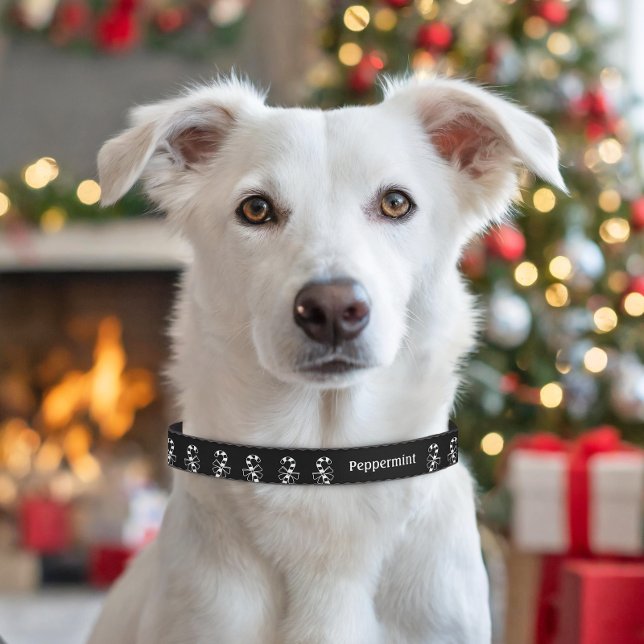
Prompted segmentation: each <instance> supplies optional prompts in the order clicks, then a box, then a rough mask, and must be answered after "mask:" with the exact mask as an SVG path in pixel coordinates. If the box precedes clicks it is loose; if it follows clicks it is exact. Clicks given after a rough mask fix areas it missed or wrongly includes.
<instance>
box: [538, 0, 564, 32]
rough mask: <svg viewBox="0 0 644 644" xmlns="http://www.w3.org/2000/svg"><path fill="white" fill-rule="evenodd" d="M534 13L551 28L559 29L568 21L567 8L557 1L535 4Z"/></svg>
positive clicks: (547, 0) (550, 0)
mask: <svg viewBox="0 0 644 644" xmlns="http://www.w3.org/2000/svg"><path fill="white" fill-rule="evenodd" d="M536 12H537V15H539V16H541V17H542V18H543V19H544V20H545V21H547V22H549V23H550V24H551V25H552V26H553V27H560V26H561V25H563V24H564V23H565V22H566V21H567V20H568V7H566V5H565V4H563V2H560V1H559V0H543V1H542V2H539V3H537V6H536Z"/></svg>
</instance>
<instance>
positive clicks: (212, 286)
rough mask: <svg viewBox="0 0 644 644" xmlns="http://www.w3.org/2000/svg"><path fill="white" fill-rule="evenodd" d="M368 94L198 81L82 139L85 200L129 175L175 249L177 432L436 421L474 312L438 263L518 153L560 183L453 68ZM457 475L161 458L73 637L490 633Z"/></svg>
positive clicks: (320, 639)
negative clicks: (403, 475) (91, 152)
mask: <svg viewBox="0 0 644 644" xmlns="http://www.w3.org/2000/svg"><path fill="white" fill-rule="evenodd" d="M385 94H386V97H385V99H384V100H383V101H382V102H381V103H380V104H378V105H374V106H369V107H347V108H342V109H336V110H332V111H320V110H315V109H284V108H277V107H268V106H266V105H265V103H264V96H262V95H261V94H259V93H258V92H257V91H255V90H254V89H253V88H252V87H251V86H250V85H248V84H247V83H246V82H243V81H240V80H238V79H236V78H232V79H228V80H219V81H217V82H215V83H213V84H211V85H208V86H206V87H202V88H200V89H195V90H191V91H189V92H187V93H186V94H185V95H184V96H182V97H180V98H177V99H173V100H168V101H163V102H160V103H158V104H155V105H149V106H144V107H139V108H137V109H135V110H134V111H133V114H132V126H131V127H130V128H129V129H128V130H126V131H125V132H123V133H122V134H120V135H119V136H117V137H116V138H114V139H112V140H110V141H108V142H107V143H106V144H105V145H104V147H103V148H102V150H101V152H100V155H99V171H100V179H101V186H102V189H103V202H104V203H107V204H110V203H113V202H114V201H116V200H117V199H119V198H120V197H121V196H122V195H123V194H124V193H125V192H126V191H127V190H128V189H129V188H130V187H131V186H132V185H133V184H134V182H135V181H136V180H137V179H138V178H139V177H141V176H142V177H143V178H144V182H145V188H146V190H147V192H148V194H149V195H150V197H151V199H152V200H153V201H154V202H155V203H156V204H158V205H159V206H160V208H161V209H162V210H163V211H165V212H166V213H167V215H168V219H169V221H170V222H172V223H173V224H174V226H176V228H177V229H178V230H180V231H181V233H182V234H183V235H184V236H185V237H186V238H187V239H188V240H189V242H190V244H191V245H192V248H193V250H194V260H193V262H192V265H191V266H190V268H189V269H188V270H187V272H186V274H185V276H184V278H183V286H182V290H181V296H180V300H179V303H178V306H177V309H176V313H177V314H176V320H175V322H174V325H173V331H172V336H173V339H174V356H175V357H174V362H173V366H172V369H171V374H172V379H173V382H174V385H175V386H176V389H177V390H178V392H179V401H180V409H181V412H182V416H183V420H184V424H185V428H186V433H187V434H191V435H193V436H198V437H205V438H210V439H213V440H215V439H216V440H220V441H228V442H232V443H244V444H246V445H263V446H275V447H290V448H294V447H319V448H323V447H324V448H329V447H347V446H362V445H374V444H379V443H387V442H396V441H403V440H409V439H414V438H417V437H420V436H425V435H428V434H436V433H439V432H443V431H446V430H447V423H448V415H449V414H450V411H451V410H452V404H453V400H454V396H455V393H456V390H457V386H458V382H459V376H458V369H459V365H460V363H461V361H462V359H463V358H464V356H465V355H466V354H467V353H468V352H469V351H470V350H471V349H472V347H473V344H474V334H475V326H476V324H475V319H476V316H475V313H474V312H473V297H472V296H471V295H469V294H468V292H467V290H466V288H465V286H464V284H463V281H462V279H461V277H460V275H459V272H458V270H457V262H458V259H459V255H460V253H461V251H462V249H463V246H464V245H465V244H466V243H467V241H468V240H469V239H470V238H471V237H472V236H473V235H475V234H477V233H479V232H480V231H482V230H483V229H484V228H485V227H486V226H489V225H490V223H491V222H498V221H500V220H502V219H503V218H504V217H505V216H506V213H507V211H508V208H509V204H510V202H511V200H512V198H513V196H514V195H515V194H516V191H517V165H518V164H523V165H525V166H526V167H527V168H528V169H530V170H531V171H533V172H534V173H536V174H537V175H539V176H540V177H542V178H543V179H545V180H547V181H548V182H550V183H551V184H554V185H555V186H558V187H559V188H561V189H564V185H563V181H562V178H561V175H560V174H559V169H558V153H557V145H556V142H555V139H554V137H553V135H552V133H551V132H550V131H549V130H548V129H547V128H546V126H545V125H544V124H543V123H541V122H540V121H539V120H537V119H536V118H534V117H533V116H530V115H528V114H527V113H525V112H524V111H522V110H521V109H519V108H517V107H515V106H513V105H511V104H510V103H508V102H506V101H504V100H502V99H501V98H498V97H496V96H494V95H492V94H490V93H488V92H486V91H484V90H482V89H480V88H477V87H474V86H472V85H470V84H468V83H465V82H460V81H455V80H438V79H437V80H431V81H415V80H406V81H398V82H388V83H387V84H386V87H385ZM303 293H304V296H305V297H304V296H303ZM303 297H304V303H302V302H303V300H302V298H303ZM162 430H163V428H159V432H162ZM472 488H473V486H472V482H471V479H470V476H469V474H468V472H467V470H466V469H465V468H464V467H463V466H462V465H456V466H454V467H451V468H449V469H446V470H444V471H441V472H436V473H432V474H427V475H425V476H417V477H414V478H408V479H404V480H395V481H386V482H379V483H366V484H359V485H338V486H331V487H327V486H319V487H318V486H275V485H254V484H252V483H246V482H244V481H222V480H218V479H215V478H208V477H203V476H196V475H194V474H191V473H184V472H180V473H177V474H176V475H175V481H174V489H173V492H172V496H171V498H170V502H169V506H168V509H167V513H166V516H165V519H164V522H163V526H162V528H161V532H160V534H159V536H158V538H157V540H156V542H155V543H153V544H152V545H151V546H150V547H149V548H147V549H146V550H145V551H144V552H143V553H142V554H141V555H140V556H139V557H138V558H137V559H136V560H135V561H134V562H133V564H132V565H131V566H130V568H129V569H128V571H127V572H126V574H125V575H124V576H123V577H122V578H121V580H120V581H119V582H118V583H117V584H116V586H115V587H114V589H113V590H112V592H111V593H110V595H109V597H108V599H107V603H106V606H105V608H104V611H103V613H102V615H101V617H100V619H99V621H98V624H97V626H96V628H95V632H94V634H93V636H92V638H91V642H92V643H93V644H115V643H118V644H128V643H135V642H136V643H137V644H158V643H168V644H170V643H176V644H179V643H182V644H183V643H186V644H187V643H190V644H193V643H194V644H201V643H203V644H206V643H209V644H210V643H213V642H217V643H218V644H239V643H241V642H248V643H251V644H264V643H266V644H296V643H298V644H299V643H302V644H397V643H400V644H420V643H432V644H484V643H489V641H490V620H489V610H488V588H487V578H486V573H485V570H484V567H483V562H482V559H481V553H480V546H479V538H478V533H477V527H476V520H475V503H474V494H473V489H472Z"/></svg>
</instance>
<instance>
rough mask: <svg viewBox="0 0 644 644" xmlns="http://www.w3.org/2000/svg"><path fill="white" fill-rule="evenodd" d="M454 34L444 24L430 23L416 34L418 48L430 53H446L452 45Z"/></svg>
mask: <svg viewBox="0 0 644 644" xmlns="http://www.w3.org/2000/svg"><path fill="white" fill-rule="evenodd" d="M453 38H454V34H453V33H452V29H451V27H450V26H449V25H447V24H445V23H444V22H438V21H436V22H428V23H426V24H424V25H422V27H421V28H420V29H419V30H418V32H417V33H416V46H417V47H422V48H423V49H427V50H428V51H446V50H447V49H449V46H450V45H451V44H452V40H453Z"/></svg>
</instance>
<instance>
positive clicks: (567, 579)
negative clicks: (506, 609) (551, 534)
mask: <svg viewBox="0 0 644 644" xmlns="http://www.w3.org/2000/svg"><path fill="white" fill-rule="evenodd" d="M642 598H644V563H643V562H642V561H639V562H635V561H630V562H606V561H592V560H591V561H569V562H566V563H565V564H564V566H563V569H562V575H561V591H560V594H559V601H558V604H559V606H558V615H559V620H558V622H559V624H558V627H557V634H556V637H555V640H554V642H555V644H607V643H608V642H615V643H616V644H618V643H619V644H641V642H642V641H644V610H642Z"/></svg>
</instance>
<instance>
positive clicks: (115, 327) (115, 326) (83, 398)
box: [42, 316, 155, 453]
mask: <svg viewBox="0 0 644 644" xmlns="http://www.w3.org/2000/svg"><path fill="white" fill-rule="evenodd" d="M125 365H126V356H125V350H124V349H123V344H122V343H121V323H120V321H119V320H118V318H116V317H114V316H110V317H107V318H104V319H103V320H101V322H100V324H99V326H98V337H97V340H96V346H95V348H94V364H93V365H92V367H91V369H90V370H89V371H86V372H80V371H70V372H68V373H67V374H66V375H65V376H64V377H63V379H62V381H61V382H60V383H59V384H57V385H56V386H55V387H53V388H52V389H51V390H50V391H49V392H47V394H46V395H45V398H44V400H43V405H42V417H43V422H44V424H45V427H46V428H47V429H48V430H50V431H56V430H60V429H63V428H65V427H68V428H69V431H70V432H71V431H72V429H73V430H77V434H78V432H81V433H83V432H85V433H87V432H88V430H87V429H86V428H82V427H78V426H74V427H73V428H72V427H70V424H71V423H72V421H73V420H74V418H76V417H77V416H78V415H79V414H83V413H87V414H88V415H89V417H90V418H91V419H92V420H93V421H94V422H95V423H96V424H97V425H98V428H99V431H100V433H101V434H102V435H103V436H104V437H105V438H108V439H110V440H117V439H119V438H121V437H122V436H123V435H124V434H125V433H126V432H127V431H128V430H129V429H130V428H131V427H132V424H133V423H134V416H135V415H136V412H137V411H138V410H139V409H142V408H143V407H146V406H147V405H149V404H150V403H151V402H152V400H153V399H154V393H155V392H154V383H153V379H152V375H151V374H150V372H149V371H146V370H144V369H126V368H125ZM86 442H87V441H86ZM87 445H89V443H88V444H87ZM87 451H89V450H88V448H86V449H85V450H84V452H83V453H86V452H87Z"/></svg>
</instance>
